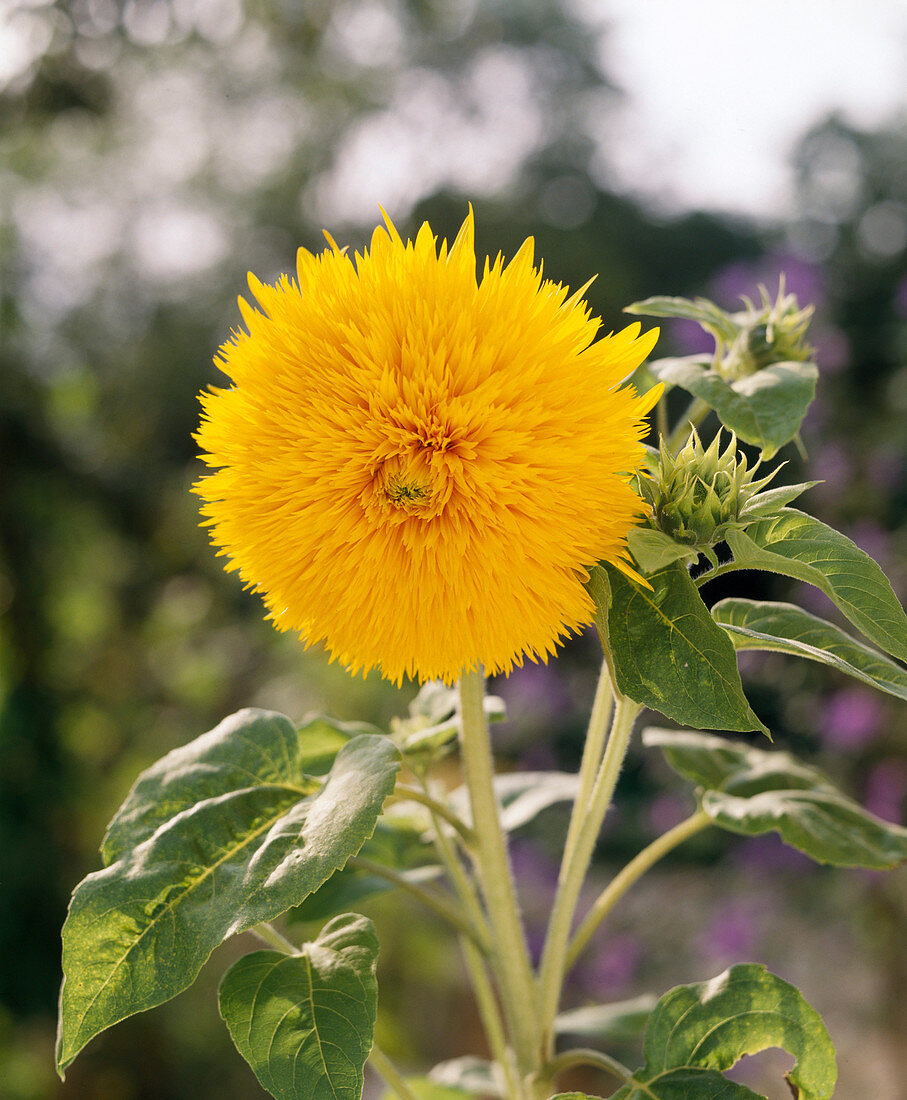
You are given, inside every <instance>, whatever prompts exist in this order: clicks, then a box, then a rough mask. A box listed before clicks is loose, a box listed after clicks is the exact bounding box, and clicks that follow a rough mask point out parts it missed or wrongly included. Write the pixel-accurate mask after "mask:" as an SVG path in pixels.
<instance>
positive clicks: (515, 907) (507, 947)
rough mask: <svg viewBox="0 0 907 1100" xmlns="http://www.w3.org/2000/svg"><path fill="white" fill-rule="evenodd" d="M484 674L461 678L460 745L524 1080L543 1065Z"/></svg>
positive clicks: (497, 968) (497, 962)
mask: <svg viewBox="0 0 907 1100" xmlns="http://www.w3.org/2000/svg"><path fill="white" fill-rule="evenodd" d="M484 690H485V685H484V677H483V675H482V673H481V672H479V671H473V672H464V673H463V676H462V677H461V679H460V713H461V719H462V724H461V729H460V751H461V757H462V761H463V770H464V774H465V779H466V787H467V789H468V791H469V799H470V803H471V806H472V821H473V830H474V832H475V835H476V854H475V858H476V864H477V868H478V873H479V881H480V883H481V886H482V894H483V896H484V898H485V907H486V909H487V911H488V919H489V923H490V925H491V932H492V958H493V960H494V967H493V969H494V972H495V975H496V977H497V979H498V982H499V985H500V990H501V999H502V1001H503V1003H504V1011H505V1013H506V1016H507V1021H508V1024H509V1029H510V1037H511V1042H512V1044H513V1049H514V1052H515V1054H516V1060H517V1067H518V1069H519V1072H520V1075H521V1077H522V1078H523V1079H524V1080H525V1079H527V1078H528V1077H530V1076H531V1075H533V1074H534V1073H535V1072H536V1071H537V1069H538V1065H539V1057H540V1053H541V1051H540V1044H539V1031H538V1020H537V1018H536V1013H535V996H534V992H535V990H534V985H533V977H532V966H531V963H530V961H529V952H528V950H527V947H526V936H525V933H524V931H523V923H522V920H521V919H520V910H519V904H518V902H517V896H516V890H515V889H514V884H513V874H512V872H511V869H510V860H509V859H508V856H507V845H506V842H505V840H504V832H503V829H502V828H501V821H500V815H499V813H498V803H497V799H496V797H495V793H494V764H493V760H492V755H491V741H490V739H489V736H488V725H487V722H486V719H485V710H484V706H483V696H484Z"/></svg>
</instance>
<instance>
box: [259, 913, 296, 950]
mask: <svg viewBox="0 0 907 1100" xmlns="http://www.w3.org/2000/svg"><path fill="white" fill-rule="evenodd" d="M249 931H250V932H252V933H253V934H254V935H256V936H258V938H259V939H260V940H264V941H265V943H266V944H268V945H269V946H270V947H274V948H276V949H277V950H278V951H280V952H282V953H283V954H284V955H298V954H299V948H298V947H296V945H295V944H292V943H290V941H289V940H288V939H287V938H286V936H284V935H282V934H281V933H280V932H278V931H277V929H276V928H275V927H274V925H273V924H268V922H267V921H261V922H260V923H259V924H254V925H253V926H252V927H251V928H250V929H249Z"/></svg>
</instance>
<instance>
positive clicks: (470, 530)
mask: <svg viewBox="0 0 907 1100" xmlns="http://www.w3.org/2000/svg"><path fill="white" fill-rule="evenodd" d="M325 236H326V237H327V240H328V244H329V248H328V249H326V250H325V251H324V252H322V253H321V254H320V255H313V254H312V253H310V252H307V251H305V250H304V249H300V250H299V254H298V257H297V272H296V275H297V281H296V282H293V281H292V280H291V279H290V278H289V277H287V276H283V277H281V279H280V280H279V281H278V282H277V284H276V285H274V286H266V285H264V284H262V283H261V282H259V281H258V279H256V278H255V277H254V276H253V275H250V276H249V286H250V288H251V290H252V294H253V295H254V298H255V299H256V301H257V303H258V307H257V308H254V307H253V306H250V305H249V304H248V303H246V302H245V301H243V300H242V299H240V310H241V313H242V317H243V320H244V322H245V324H246V327H247V329H248V332H241V331H238V332H234V334H233V338H232V339H231V340H230V341H229V342H228V343H226V344H224V345H223V347H222V348H221V349H220V353H219V356H218V358H217V360H216V362H217V363H218V365H219V366H220V367H221V369H222V370H223V371H224V372H225V373H226V374H227V375H228V376H229V378H230V379H231V381H232V387H231V388H229V389H222V390H219V389H212V390H211V391H210V392H208V393H205V394H203V395H202V397H201V402H202V406H203V413H202V420H201V426H200V428H199V431H198V434H197V437H196V438H197V440H198V442H199V444H200V446H201V448H202V451H203V459H204V461H205V462H206V463H207V464H208V465H209V466H210V467H212V469H213V471H214V472H213V473H211V474H209V475H208V476H206V477H204V478H202V480H201V481H200V482H199V483H198V484H197V485H196V486H195V491H196V492H197V493H198V494H199V495H200V496H201V497H202V498H203V500H204V505H203V508H202V512H203V515H204V516H205V517H206V519H205V522H206V523H207V524H208V525H209V526H210V528H211V536H212V540H213V541H214V543H215V545H216V546H217V547H218V548H219V550H220V553H222V554H225V555H226V556H227V557H228V558H229V564H228V566H227V568H229V569H234V570H238V572H239V574H240V576H241V577H242V579H243V580H244V581H245V582H246V584H247V585H248V586H250V587H252V588H253V589H255V590H256V591H258V592H260V593H261V594H262V597H263V599H264V602H265V605H266V606H267V608H268V613H269V617H270V618H272V619H273V620H274V622H275V624H276V625H277V626H278V627H279V628H280V629H282V630H287V629H292V630H297V631H299V632H300V633H301V634H302V635H303V636H304V638H305V640H306V643H307V644H312V643H315V642H320V641H323V642H324V643H325V645H326V646H327V648H328V649H329V651H330V652H331V654H332V655H333V657H335V658H337V659H338V660H340V661H342V662H343V663H344V664H345V665H347V666H349V668H350V669H351V670H352V671H354V672H355V671H359V670H368V669H371V668H379V669H380V670H381V672H382V673H383V674H384V675H385V676H387V677H389V678H390V679H392V680H394V681H397V682H399V681H400V680H401V679H402V678H403V677H404V676H407V675H408V676H412V677H415V678H421V679H430V678H440V679H443V680H446V681H448V682H451V681H453V680H455V679H456V678H457V677H458V676H459V675H460V674H461V672H462V670H463V669H471V668H473V667H475V666H476V665H477V664H479V663H481V664H483V665H484V666H485V668H486V669H487V670H488V671H489V672H491V673H495V672H508V671H510V669H512V668H513V666H514V664H521V663H522V661H523V659H524V657H530V658H532V659H537V660H546V659H547V657H548V655H549V654H551V653H553V652H554V650H555V648H556V646H557V645H558V643H559V642H560V641H562V640H563V639H564V638H565V637H566V636H568V635H569V634H570V633H572V632H575V631H578V630H580V629H581V628H582V627H583V626H584V625H585V624H586V623H588V622H590V621H591V618H592V604H591V601H590V598H589V596H588V594H587V592H586V590H585V588H584V587H583V582H584V581H585V580H586V579H587V578H588V573H587V570H588V568H589V567H590V566H592V565H593V564H594V563H595V562H598V561H607V562H611V563H612V564H614V565H616V566H618V567H619V568H621V569H627V568H629V567H628V566H627V564H626V558H627V551H626V536H627V531H628V530H629V528H630V527H631V526H632V525H633V524H634V522H636V520H637V519H638V517H639V516H640V514H641V513H642V505H641V502H640V500H639V498H638V497H637V495H636V493H635V492H634V491H633V490H632V489H631V488H630V485H629V484H628V482H629V475H630V473H631V472H632V471H633V469H634V468H635V467H637V466H638V465H640V463H641V462H642V459H643V448H642V443H641V439H642V437H643V435H644V434H645V431H646V425H645V422H644V419H643V418H644V416H645V414H646V413H647V412H648V411H649V410H650V409H651V408H652V406H653V404H654V402H655V400H657V397H658V392H660V391H658V390H656V391H649V393H648V394H646V395H643V396H642V397H640V396H638V395H637V394H636V392H635V391H634V390H633V389H632V388H631V387H629V386H627V387H624V388H619V387H620V383H621V382H622V381H623V379H625V378H626V376H627V375H628V374H629V373H630V372H631V371H632V370H633V369H634V368H635V367H637V366H638V365H639V364H640V363H641V362H642V361H643V359H645V357H646V356H647V355H648V353H649V352H650V351H651V350H652V347H653V345H654V343H655V339H656V337H657V330H655V331H652V332H649V333H646V334H641V333H640V327H639V325H638V324H634V325H630V326H629V327H628V328H625V329H624V330H623V331H621V332H618V333H611V334H610V335H608V336H605V337H603V338H601V339H599V340H597V341H595V337H596V335H597V333H598V329H599V325H600V322H599V320H598V319H597V318H595V317H592V316H591V314H590V310H589V307H588V306H587V304H586V303H585V302H584V301H583V299H582V293H583V291H585V289H586V288H585V287H583V288H582V290H581V291H579V292H577V293H575V294H574V295H573V296H568V293H569V292H568V290H567V288H566V287H563V286H560V285H558V284H555V283H553V282H551V281H549V280H545V279H543V278H542V275H541V271H540V270H539V269H538V268H536V266H535V262H534V259H533V243H532V240H531V239H529V240H527V241H526V242H525V243H524V245H523V246H522V247H521V248H520V250H519V252H518V253H517V254H516V256H514V258H513V259H512V260H511V261H510V263H508V264H505V263H504V260H503V258H502V257H501V256H500V255H499V256H498V257H497V258H496V259H495V260H494V261H493V262H492V261H491V260H486V261H485V266H484V273H483V276H482V278H481V280H477V278H476V256H475V248H474V234H473V218H472V211H471V210H470V213H469V216H468V217H467V218H466V220H465V221H464V223H463V226H462V228H461V229H460V232H459V234H458V235H457V238H456V240H455V241H454V243H453V245H451V247H450V248H449V249H448V247H447V244H446V242H443V243H442V244H441V246H440V249H439V248H438V244H437V241H436V238H435V237H434V236H433V234H432V232H431V229H430V228H429V226H428V225H427V224H426V225H423V226H422V228H421V229H420V230H419V232H418V234H417V235H416V239H415V241H414V242H413V241H406V242H404V241H403V240H402V239H401V238H400V235H399V234H398V232H397V230H396V229H395V228H394V226H393V224H392V222H391V221H390V219H389V218H387V217H386V216H385V226H382V227H379V228H377V229H376V230H375V231H374V234H373V236H372V240H371V246H370V248H369V249H368V250H367V251H366V252H364V253H363V254H361V255H360V254H358V253H357V254H356V255H355V257H354V258H352V259H351V258H350V257H349V256H348V255H347V253H346V250H345V249H341V248H339V247H338V246H337V245H336V243H335V242H334V241H333V239H332V238H330V237H329V236H328V235H327V234H325ZM593 341H595V342H593Z"/></svg>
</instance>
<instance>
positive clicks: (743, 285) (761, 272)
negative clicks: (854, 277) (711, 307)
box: [711, 252, 825, 309]
mask: <svg viewBox="0 0 907 1100" xmlns="http://www.w3.org/2000/svg"><path fill="white" fill-rule="evenodd" d="M782 273H783V274H784V281H785V287H786V289H787V292H788V293H789V294H794V295H796V298H797V301H798V302H799V303H800V305H801V306H805V305H809V304H810V303H818V302H819V301H820V300H821V298H822V297H823V296H824V293H825V290H824V286H823V283H822V275H821V272H820V269H819V267H818V266H817V265H816V264H814V263H812V262H810V261H809V260H806V259H804V258H803V257H802V256H800V255H798V254H797V253H795V252H775V253H771V254H769V255H767V256H763V257H761V258H760V259H759V260H757V261H744V260H741V261H737V262H735V263H732V264H728V265H727V267H724V268H722V269H721V270H720V271H719V272H718V274H717V275H715V276H714V277H713V279H712V281H711V292H712V294H713V295H714V296H715V298H716V299H717V301H718V304H719V305H721V306H724V307H725V308H726V309H739V308H740V307H741V305H742V303H741V301H740V297H741V295H743V294H745V295H746V296H747V297H748V298H749V299H750V300H751V301H758V300H759V292H758V290H757V287H758V285H759V284H760V283H762V284H763V285H764V286H765V288H766V289H767V290H768V292H769V294H773V293H774V292H775V291H776V290H777V289H778V281H779V279H780V277H781V274H782Z"/></svg>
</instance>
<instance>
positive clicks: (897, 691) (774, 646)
mask: <svg viewBox="0 0 907 1100" xmlns="http://www.w3.org/2000/svg"><path fill="white" fill-rule="evenodd" d="M712 618H713V619H714V620H715V622H716V623H718V624H719V626H723V627H724V629H725V630H726V631H727V632H728V633H729V634H730V636H731V641H732V642H733V643H734V647H735V648H736V649H738V650H744V649H761V650H770V651H771V650H774V651H776V652H779V653H792V654H794V655H796V656H798V657H807V658H808V659H809V660H811V661H818V662H820V663H821V664H825V665H830V666H831V667H832V668H835V669H837V670H838V671H839V672H844V673H846V674H847V675H848V676H853V677H854V678H855V679H857V680H862V681H863V683H865V684H871V685H872V686H873V687H876V688H879V690H880V691H886V692H888V694H889V695H895V696H897V698H899V699H907V669H904V668H902V667H901V666H900V665H897V664H895V663H894V661H892V660H889V658H888V657H885V656H884V655H883V654H881V653H878V652H876V650H874V649H872V648H870V647H869V646H868V645H864V644H863V642H860V641H857V639H856V638H852V637H851V636H850V635H849V634H847V633H846V632H845V631H843V630H842V629H841V628H840V627H839V626H835V625H834V624H833V623H829V622H826V621H825V619H820V618H819V617H818V615H812V614H810V612H808V611H804V610H803V609H802V608H800V607H795V606H794V604H790V603H771V602H769V601H762V600H744V599H727V600H720V601H719V602H718V603H716V604H715V606H714V607H713V608H712Z"/></svg>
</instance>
